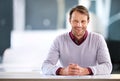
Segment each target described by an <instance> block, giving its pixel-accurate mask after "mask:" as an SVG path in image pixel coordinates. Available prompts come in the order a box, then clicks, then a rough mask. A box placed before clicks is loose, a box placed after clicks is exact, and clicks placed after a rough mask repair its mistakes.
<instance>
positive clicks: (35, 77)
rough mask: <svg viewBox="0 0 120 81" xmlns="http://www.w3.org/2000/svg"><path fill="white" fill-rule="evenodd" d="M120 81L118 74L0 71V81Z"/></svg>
mask: <svg viewBox="0 0 120 81" xmlns="http://www.w3.org/2000/svg"><path fill="white" fill-rule="evenodd" d="M48 80H49V81H66V80H67V81H68V80H69V81H103V80H104V81H108V80H109V81H120V74H111V75H96V76H52V75H42V74H40V73H39V72H0V81H48Z"/></svg>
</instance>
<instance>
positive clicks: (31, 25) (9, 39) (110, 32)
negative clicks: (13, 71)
mask: <svg viewBox="0 0 120 81" xmlns="http://www.w3.org/2000/svg"><path fill="white" fill-rule="evenodd" d="M119 3H120V0H0V63H1V64H7V65H6V66H11V65H12V66H14V65H18V67H19V66H21V65H23V66H25V65H26V64H27V65H28V66H30V67H31V66H32V67H33V66H36V67H38V66H40V65H41V64H42V62H43V60H44V58H45V57H46V56H47V53H48V50H49V47H50V45H51V43H52V41H53V40H54V38H55V37H56V36H57V35H58V34H61V33H63V32H65V31H69V29H70V27H69V23H68V20H67V18H68V12H69V9H70V8H72V7H73V6H75V5H77V4H82V5H85V6H86V7H87V8H88V9H89V11H90V14H91V23H90V25H89V27H88V30H89V31H94V32H97V33H101V34H102V35H103V36H104V37H105V40H106V42H107V45H108V48H109V51H110V56H111V59H112V63H113V72H112V73H120V8H119ZM26 59H27V60H26ZM18 63H19V64H18ZM35 64H36V65H35ZM28 66H27V67H28Z"/></svg>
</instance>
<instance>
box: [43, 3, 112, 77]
mask: <svg viewBox="0 0 120 81" xmlns="http://www.w3.org/2000/svg"><path fill="white" fill-rule="evenodd" d="M69 22H70V24H71V27H72V29H71V31H70V32H67V33H65V34H62V35H60V36H58V37H57V38H56V39H55V41H54V43H53V45H52V46H51V49H50V51H49V54H48V57H47V59H46V60H45V61H44V63H43V65H42V71H43V73H44V74H53V75H66V76H68V75H74V76H75V75H77V76H78V75H80V76H81V75H97V74H110V73H111V71H112V64H111V59H110V55H109V51H108V48H107V45H106V42H105V40H104V38H103V36H101V35H100V34H97V33H93V32H88V31H87V25H88V23H89V13H88V10H87V9H86V8H85V7H84V6H82V5H78V6H76V7H75V8H73V9H72V10H71V11H70V18H69ZM58 60H60V62H61V64H62V67H59V66H57V65H56V64H57V62H58Z"/></svg>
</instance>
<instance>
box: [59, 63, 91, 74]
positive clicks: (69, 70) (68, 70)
mask: <svg viewBox="0 0 120 81" xmlns="http://www.w3.org/2000/svg"><path fill="white" fill-rule="evenodd" d="M59 74H60V75H66V76H69V75H79V76H82V75H88V74H90V73H89V70H88V68H83V67H80V66H79V65H78V64H69V65H68V66H67V67H65V68H62V69H61V70H60V73H59Z"/></svg>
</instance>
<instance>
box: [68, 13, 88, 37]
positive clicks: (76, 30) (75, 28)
mask: <svg viewBox="0 0 120 81" xmlns="http://www.w3.org/2000/svg"><path fill="white" fill-rule="evenodd" d="M69 21H70V24H71V26H72V33H73V35H75V36H83V35H84V33H85V31H86V29H87V25H88V22H89V20H88V17H87V15H85V14H82V13H80V12H78V11H74V12H73V13H72V15H71V19H70V20H69Z"/></svg>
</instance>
